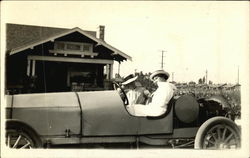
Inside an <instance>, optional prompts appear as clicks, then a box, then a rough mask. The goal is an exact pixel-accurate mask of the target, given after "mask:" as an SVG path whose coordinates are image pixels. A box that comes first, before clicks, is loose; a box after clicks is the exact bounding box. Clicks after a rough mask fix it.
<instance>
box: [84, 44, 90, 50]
mask: <svg viewBox="0 0 250 158" xmlns="http://www.w3.org/2000/svg"><path fill="white" fill-rule="evenodd" d="M83 51H88V52H90V51H91V45H87V44H85V45H83Z"/></svg>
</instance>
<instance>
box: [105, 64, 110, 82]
mask: <svg viewBox="0 0 250 158" xmlns="http://www.w3.org/2000/svg"><path fill="white" fill-rule="evenodd" d="M106 73H107V77H106V79H110V78H109V77H110V69H109V64H106Z"/></svg>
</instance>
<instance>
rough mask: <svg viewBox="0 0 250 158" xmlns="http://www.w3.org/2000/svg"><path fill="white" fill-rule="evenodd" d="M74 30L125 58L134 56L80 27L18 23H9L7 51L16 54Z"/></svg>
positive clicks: (129, 58)
mask: <svg viewBox="0 0 250 158" xmlns="http://www.w3.org/2000/svg"><path fill="white" fill-rule="evenodd" d="M73 32H79V33H81V34H82V35H84V36H86V37H88V38H89V39H92V40H93V41H95V42H97V43H98V44H97V45H102V46H104V47H106V48H108V49H110V50H111V51H113V52H114V54H118V55H120V56H122V57H124V58H125V59H128V60H132V58H131V57H130V56H129V55H127V54H125V53H123V52H122V51H120V50H119V49H117V48H114V47H113V46H111V45H109V44H108V43H106V42H105V41H103V40H100V39H98V38H96V32H94V31H85V30H82V29H80V28H78V27H76V28H72V29H65V28H53V27H41V26H30V25H17V24H7V51H8V53H9V54H10V55H13V54H16V53H18V52H20V51H23V50H26V49H29V48H33V47H34V46H37V45H40V44H42V43H45V42H49V41H54V40H55V39H57V38H59V37H62V36H65V35H68V34H71V33H73Z"/></svg>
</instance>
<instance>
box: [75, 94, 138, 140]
mask: <svg viewBox="0 0 250 158" xmlns="http://www.w3.org/2000/svg"><path fill="white" fill-rule="evenodd" d="M78 96H79V101H80V106H81V109H82V135H83V136H114V135H119V136H121V135H136V134H137V133H138V127H139V119H138V117H134V116H131V115H129V114H128V112H127V111H126V109H125V108H124V104H123V101H122V100H121V98H120V96H119V94H118V92H117V91H94V92H79V93H78Z"/></svg>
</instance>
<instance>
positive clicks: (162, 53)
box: [160, 50, 167, 70]
mask: <svg viewBox="0 0 250 158" xmlns="http://www.w3.org/2000/svg"><path fill="white" fill-rule="evenodd" d="M160 51H161V69H162V70H163V65H164V62H163V58H164V57H165V56H164V52H167V51H166V50H160Z"/></svg>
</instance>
